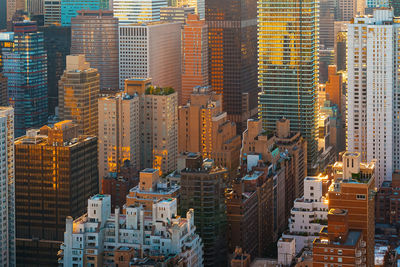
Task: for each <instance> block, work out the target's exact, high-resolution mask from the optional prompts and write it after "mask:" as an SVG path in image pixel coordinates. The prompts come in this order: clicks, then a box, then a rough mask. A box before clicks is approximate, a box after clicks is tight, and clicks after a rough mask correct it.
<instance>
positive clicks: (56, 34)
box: [40, 25, 71, 115]
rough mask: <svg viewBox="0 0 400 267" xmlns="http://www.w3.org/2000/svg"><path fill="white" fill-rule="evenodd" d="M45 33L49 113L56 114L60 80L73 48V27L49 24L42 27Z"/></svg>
mask: <svg viewBox="0 0 400 267" xmlns="http://www.w3.org/2000/svg"><path fill="white" fill-rule="evenodd" d="M40 30H42V31H43V33H44V48H45V50H46V51H47V92H48V110H49V115H55V113H56V107H57V106H58V81H59V80H60V78H61V75H62V74H63V73H64V70H65V67H66V57H67V55H69V54H70V49H71V27H62V26H56V25H48V26H44V27H40Z"/></svg>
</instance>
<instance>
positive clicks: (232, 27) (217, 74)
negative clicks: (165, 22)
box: [205, 0, 286, 133]
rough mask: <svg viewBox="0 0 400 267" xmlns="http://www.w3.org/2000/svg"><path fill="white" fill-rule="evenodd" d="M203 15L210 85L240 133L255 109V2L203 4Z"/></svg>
mask: <svg viewBox="0 0 400 267" xmlns="http://www.w3.org/2000/svg"><path fill="white" fill-rule="evenodd" d="M205 11H206V14H205V18H206V22H207V24H208V36H209V38H208V55H209V56H208V57H209V58H208V61H209V66H208V68H209V73H210V76H209V77H210V78H209V80H210V85H211V87H212V88H213V90H214V91H215V92H217V93H218V94H222V96H223V101H222V102H223V110H224V111H226V112H227V113H228V119H229V120H231V121H233V122H235V123H236V125H237V127H238V128H237V131H238V133H242V132H243V131H244V130H245V128H246V121H247V119H249V118H250V117H252V116H254V115H256V114H257V107H258V106H257V95H258V85H257V42H256V41H255V40H256V39H257V1H256V0H247V1H245V0H221V1H215V0H205ZM285 16H286V14H285Z"/></svg>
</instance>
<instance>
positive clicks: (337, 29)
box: [333, 21, 349, 71]
mask: <svg viewBox="0 0 400 267" xmlns="http://www.w3.org/2000/svg"><path fill="white" fill-rule="evenodd" d="M348 23H349V22H348V21H335V24H334V33H333V34H334V36H335V39H334V48H333V50H334V52H335V63H334V64H336V66H337V70H338V71H341V70H343V71H344V70H346V69H347V64H346V60H347V24H348Z"/></svg>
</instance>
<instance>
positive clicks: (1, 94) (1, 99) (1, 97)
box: [0, 72, 8, 107]
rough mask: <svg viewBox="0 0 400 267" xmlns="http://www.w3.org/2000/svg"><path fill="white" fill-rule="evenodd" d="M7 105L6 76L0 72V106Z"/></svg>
mask: <svg viewBox="0 0 400 267" xmlns="http://www.w3.org/2000/svg"><path fill="white" fill-rule="evenodd" d="M5 106H8V94H7V77H5V76H4V75H3V73H1V72H0V107H5Z"/></svg>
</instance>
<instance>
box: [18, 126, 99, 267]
mask: <svg viewBox="0 0 400 267" xmlns="http://www.w3.org/2000/svg"><path fill="white" fill-rule="evenodd" d="M77 128H78V126H77V125H74V124H72V122H71V121H63V122H59V123H56V124H55V125H54V127H53V128H50V127H48V126H43V127H42V128H41V129H40V130H39V131H38V130H30V131H28V133H27V135H26V136H23V137H21V138H19V139H17V140H16V141H15V199H16V202H15V207H16V208H15V210H16V233H17V264H18V265H21V266H55V265H56V264H57V251H58V249H59V247H60V243H61V242H62V241H63V234H64V230H65V219H66V217H67V216H69V215H72V216H80V215H81V214H83V213H84V212H85V211H86V203H87V199H88V198H89V197H90V196H93V195H94V194H96V193H98V180H99V179H98V169H97V138H96V137H95V136H79V135H78V134H77V133H78V129H77Z"/></svg>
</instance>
